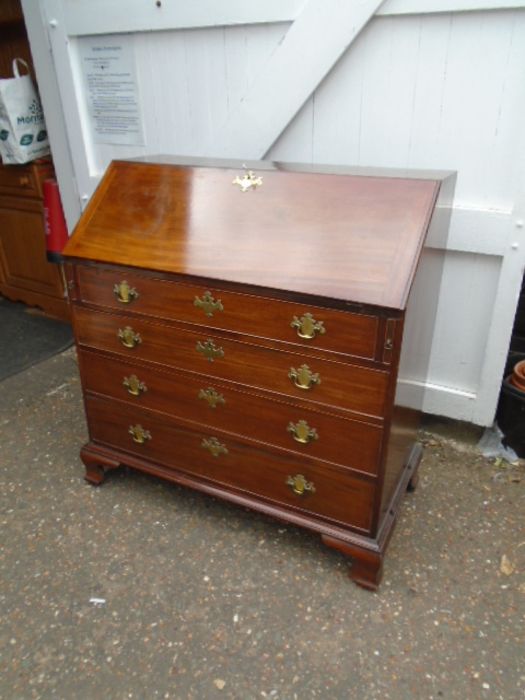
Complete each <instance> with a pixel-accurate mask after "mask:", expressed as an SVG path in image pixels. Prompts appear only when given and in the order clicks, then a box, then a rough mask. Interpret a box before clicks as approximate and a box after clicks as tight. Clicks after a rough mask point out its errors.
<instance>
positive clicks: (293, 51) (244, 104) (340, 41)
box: [203, 0, 383, 160]
mask: <svg viewBox="0 0 525 700" xmlns="http://www.w3.org/2000/svg"><path fill="white" fill-rule="evenodd" d="M382 2H383V0H353V1H352V2H350V1H349V0H308V2H307V3H306V5H305V6H304V9H303V10H302V12H301V13H300V14H299V16H298V17H297V19H296V20H295V22H294V23H293V24H292V26H291V27H290V29H289V31H288V33H287V34H286V36H285V37H284V39H283V41H282V42H281V44H280V45H279V46H278V47H277V48H276V50H275V51H274V53H273V54H272V55H271V57H270V58H269V60H268V61H267V63H266V65H264V66H261V70H260V73H259V75H258V77H257V78H256V79H255V81H254V83H253V84H252V86H251V87H250V88H249V89H248V92H247V93H246V94H245V95H244V96H243V97H242V98H241V100H240V101H239V103H238V104H237V105H235V106H234V107H233V109H232V110H231V112H230V114H229V116H228V118H227V120H226V123H225V124H223V125H222V126H221V127H219V128H218V129H217V131H216V133H215V134H214V135H213V138H212V139H211V141H210V142H209V143H207V144H204V146H203V154H206V155H210V156H211V155H213V156H217V157H231V158H245V159H255V160H257V159H260V158H263V157H264V155H265V154H266V153H267V151H268V150H269V149H270V148H271V146H272V144H273V143H274V142H275V141H276V140H277V138H278V137H279V135H280V134H281V133H282V132H283V131H284V129H285V128H286V126H287V125H288V124H289V123H290V121H291V120H292V119H293V118H294V116H295V115H296V114H297V112H298V111H299V110H300V108H301V107H302V105H303V104H304V103H305V102H306V100H307V99H308V98H309V97H310V95H311V94H312V92H313V91H314V90H315V89H316V87H317V86H318V85H319V84H320V83H321V82H322V80H323V79H324V78H325V76H326V75H327V74H328V73H329V72H330V70H331V69H332V68H333V66H334V65H335V63H336V62H337V61H338V60H339V58H340V57H341V56H342V54H343V53H344V52H345V51H346V50H347V49H348V47H349V46H350V45H351V44H352V42H353V41H354V40H355V39H356V37H357V36H358V35H359V33H360V32H361V30H362V29H363V27H365V25H366V24H367V23H368V21H369V20H370V19H371V18H372V17H373V15H374V14H375V12H376V10H377V9H378V8H379V7H380V6H381V5H382Z"/></svg>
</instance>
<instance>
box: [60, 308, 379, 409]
mask: <svg viewBox="0 0 525 700" xmlns="http://www.w3.org/2000/svg"><path fill="white" fill-rule="evenodd" d="M73 315H74V319H75V330H76V334H77V340H78V342H79V344H80V345H84V346H88V347H92V348H96V349H99V350H107V351H110V352H114V353H118V354H119V355H123V356H125V357H126V358H128V360H132V359H133V360H146V361H149V362H156V363H159V364H162V365H168V366H170V367H178V368H179V369H184V370H189V371H192V372H198V373H199V374H206V375H208V376H210V377H216V378H219V379H227V380H230V381H234V382H237V383H239V384H244V385H246V386H250V387H257V388H260V389H265V390H268V391H274V392H275V391H276V392H279V393H282V394H286V395H288V396H293V397H296V398H301V399H305V398H307V399H308V401H313V402H318V403H323V404H328V405H334V406H338V407H340V408H344V409H347V410H351V411H355V412H358V413H362V414H364V415H369V416H376V417H379V418H381V417H382V416H383V415H384V411H385V402H386V396H387V388H388V379H389V375H388V373H387V372H386V371H382V370H374V369H368V368H363V367H357V366H354V365H349V364H344V363H339V362H330V361H328V360H319V359H316V358H309V357H307V358H305V357H302V356H301V355H300V354H298V353H291V352H281V351H278V350H272V349H268V348H262V347H259V346H257V345H251V344H248V343H246V342H240V341H235V340H229V339H225V338H220V337H217V336H212V335H211V334H210V335H204V334H202V333H193V332H191V331H186V330H181V329H180V328H177V327H173V326H163V325H161V324H155V323H149V322H147V321H143V320H141V319H136V318H130V317H126V316H118V315H116V314H111V315H110V314H106V313H99V312H91V311H89V310H87V309H83V308H78V307H77V308H75V309H74V314H73ZM127 328H129V329H130V331H129V333H130V335H134V336H135V337H136V338H137V340H139V339H140V342H139V343H138V344H137V345H136V346H135V347H132V348H127V347H124V346H123V344H122V341H121V340H119V332H122V331H126V329H127ZM131 342H134V341H133V340H131ZM198 348H200V350H199V349H198ZM206 355H208V359H207V357H206ZM212 355H215V358H213V357H212ZM304 366H308V368H309V374H311V375H312V376H313V378H314V379H316V381H317V382H318V383H311V384H310V387H311V388H310V389H308V390H305V389H301V388H298V387H297V386H296V382H297V381H299V382H301V381H302V375H300V376H298V374H297V373H298V372H299V373H300V372H301V371H302V368H304ZM292 370H294V371H295V374H294V371H292ZM294 377H295V378H294Z"/></svg>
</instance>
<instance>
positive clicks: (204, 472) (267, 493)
mask: <svg viewBox="0 0 525 700" xmlns="http://www.w3.org/2000/svg"><path fill="white" fill-rule="evenodd" d="M86 412H87V416H88V423H89V428H90V435H91V439H92V440H93V441H94V442H95V443H97V442H100V443H103V444H106V445H109V446H111V447H115V448H117V449H120V450H124V451H125V452H130V453H132V454H136V455H139V456H140V457H142V458H143V459H147V460H149V461H154V462H160V463H161V464H164V465H166V466H170V465H172V466H174V467H178V468H180V469H183V470H184V471H187V472H190V473H195V474H199V475H201V476H205V477H206V478H208V479H211V480H212V481H215V482H217V483H220V484H223V485H227V486H230V487H235V488H237V489H241V490H244V491H247V492H249V493H251V494H254V495H257V496H259V497H261V498H264V499H268V500H271V501H275V502H277V503H283V504H286V505H287V506H289V507H291V508H294V509H296V510H301V511H305V512H312V513H315V514H317V515H320V516H323V517H325V518H327V519H329V520H334V521H336V522H344V523H346V524H349V525H350V526H351V527H355V528H357V529H359V530H363V531H368V530H369V528H370V520H371V518H370V513H371V503H372V500H373V496H374V491H375V487H374V484H373V483H372V482H369V481H361V480H359V479H357V478H354V477H353V476H350V475H349V473H348V472H347V471H345V470H339V469H337V468H335V467H329V466H327V465H320V464H318V463H315V462H314V461H311V460H307V459H293V458H287V457H284V456H283V455H276V454H272V452H271V451H269V450H268V449H267V448H265V449H261V448H260V447H258V446H257V445H253V444H249V443H246V442H245V441H243V442H241V441H240V440H239V439H237V440H233V439H231V440H228V441H227V442H224V443H223V442H222V441H221V444H224V446H225V447H226V449H227V451H228V452H227V453H226V454H220V455H219V456H217V457H215V456H213V455H212V454H211V453H210V452H209V451H208V450H207V449H205V448H204V447H203V446H202V442H203V440H205V439H210V438H212V437H214V436H213V434H210V433H209V432H203V431H202V430H201V431H197V430H195V431H194V430H188V429H187V428H183V427H181V426H180V424H178V423H177V421H176V420H174V419H171V418H169V417H167V416H159V415H158V414H153V413H152V412H150V411H147V410H145V409H136V408H134V407H132V406H127V405H122V404H116V403H115V402H114V401H110V400H106V399H101V398H95V397H92V396H87V397H86ZM137 423H139V424H140V425H142V427H143V428H144V429H147V430H149V431H150V432H151V439H150V440H148V441H146V442H145V443H144V444H141V445H139V444H137V443H135V442H134V441H133V438H132V436H131V435H130V434H129V433H128V429H129V426H130V425H135V424H137ZM298 473H300V474H303V475H304V477H305V478H306V479H307V480H308V481H310V482H312V483H313V484H314V486H315V492H312V493H310V492H307V493H306V494H305V495H303V496H299V495H296V494H294V492H293V491H292V489H291V487H290V486H288V485H287V484H286V481H287V479H288V477H290V476H295V475H296V474H298Z"/></svg>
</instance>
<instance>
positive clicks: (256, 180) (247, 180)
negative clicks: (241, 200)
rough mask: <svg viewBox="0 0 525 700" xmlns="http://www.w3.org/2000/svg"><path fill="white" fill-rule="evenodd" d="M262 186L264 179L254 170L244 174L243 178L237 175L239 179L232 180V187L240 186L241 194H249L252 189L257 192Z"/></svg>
mask: <svg viewBox="0 0 525 700" xmlns="http://www.w3.org/2000/svg"><path fill="white" fill-rule="evenodd" d="M262 184H263V179H262V177H260V176H258V175H256V174H255V173H254V172H253V170H248V172H246V173H244V175H243V176H242V177H241V176H240V175H237V177H236V178H235V179H234V180H232V185H239V187H240V188H241V192H248V190H250V189H252V188H253V189H254V190H255V189H257V187H260V186H261V185H262Z"/></svg>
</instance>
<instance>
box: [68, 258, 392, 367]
mask: <svg viewBox="0 0 525 700" xmlns="http://www.w3.org/2000/svg"><path fill="white" fill-rule="evenodd" d="M77 274H78V285H79V290H78V293H79V300H81V301H83V302H87V303H89V304H95V305H97V306H101V307H106V308H110V309H119V310H125V311H126V312H127V313H139V314H144V315H147V316H149V317H157V318H163V319H172V320H178V321H183V322H186V323H194V324H198V325H199V326H207V327H209V328H216V329H221V330H227V331H234V332H239V333H243V334H246V335H250V336H254V337H260V338H269V339H273V340H280V341H284V342H287V343H294V344H299V345H302V346H304V347H315V348H319V349H322V350H329V351H333V352H339V353H343V354H345V355H352V356H354V357H360V358H365V359H374V358H375V353H376V345H377V335H378V330H379V321H378V318H377V317H376V316H370V315H365V314H357V313H352V312H349V311H336V310H333V309H326V308H323V307H318V306H311V305H309V304H299V303H296V302H288V301H279V300H278V299H269V298H265V297H259V296H255V295H250V294H242V293H236V292H226V291H223V290H219V289H214V288H213V287H209V286H206V285H204V286H198V285H192V284H186V283H183V282H173V281H168V280H163V279H156V278H153V277H148V276H146V275H141V274H136V273H133V272H129V271H122V270H120V269H118V268H116V269H115V270H108V269H100V268H96V267H83V266H77ZM119 285H120V286H119Z"/></svg>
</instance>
